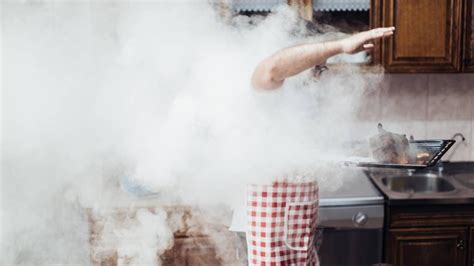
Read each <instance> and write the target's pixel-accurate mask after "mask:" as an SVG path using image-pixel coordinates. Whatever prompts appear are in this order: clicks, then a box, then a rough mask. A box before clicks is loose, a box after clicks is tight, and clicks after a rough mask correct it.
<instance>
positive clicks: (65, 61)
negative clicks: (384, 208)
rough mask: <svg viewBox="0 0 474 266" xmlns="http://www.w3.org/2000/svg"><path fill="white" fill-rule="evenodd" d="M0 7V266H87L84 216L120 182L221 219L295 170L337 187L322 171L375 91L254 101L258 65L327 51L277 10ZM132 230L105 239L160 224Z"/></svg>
mask: <svg viewBox="0 0 474 266" xmlns="http://www.w3.org/2000/svg"><path fill="white" fill-rule="evenodd" d="M2 5H3V14H2V15H3V16H2V24H3V28H2V29H3V32H2V34H3V39H2V53H3V58H2V68H3V69H2V75H3V84H2V85H3V86H2V87H3V88H2V96H3V98H2V111H3V117H2V133H3V136H2V137H3V138H2V142H3V147H2V167H3V169H2V185H3V186H2V193H1V195H2V208H1V219H2V223H1V226H2V233H3V234H2V237H1V252H2V254H1V256H0V257H1V260H0V264H2V265H3V264H6V265H9V264H17V263H31V262H35V263H38V264H48V263H52V262H55V263H63V264H64V263H78V264H88V263H89V247H88V244H89V242H88V241H89V239H88V237H89V236H88V234H89V233H88V225H87V222H86V215H85V211H84V208H94V209H96V210H97V209H106V208H108V207H111V206H112V204H114V202H116V198H117V197H118V196H117V194H118V193H120V190H118V189H117V188H118V184H119V182H120V179H121V178H122V177H123V176H129V177H130V178H131V179H136V180H137V181H138V182H140V183H143V184H146V185H147V186H148V187H149V188H150V189H153V190H155V191H159V192H160V193H161V195H162V198H161V200H162V202H163V203H164V204H169V203H177V202H179V203H181V204H190V203H192V204H198V205H208V204H217V203H225V204H232V203H235V202H236V201H238V200H240V199H241V198H242V195H241V194H240V193H243V187H244V186H245V184H246V183H249V182H265V181H268V180H270V179H271V178H272V177H275V176H281V175H283V174H286V173H291V172H293V171H312V172H314V171H316V175H317V173H318V172H317V171H321V172H320V173H324V176H319V177H320V178H321V182H325V183H326V184H329V185H337V184H340V183H341V180H340V179H337V178H331V176H330V175H328V174H327V173H328V171H327V167H325V165H333V164H332V163H331V162H333V161H337V160H339V159H341V157H342V156H344V153H341V152H340V151H339V150H338V149H336V148H335V147H338V144H339V143H340V142H341V141H342V140H345V139H348V138H350V135H351V130H352V127H351V126H352V125H353V122H354V119H355V116H356V113H357V108H358V102H359V99H360V97H361V95H362V94H363V92H364V90H366V89H367V88H368V87H372V86H368V84H375V83H374V82H375V81H377V80H378V79H379V76H378V75H368V74H365V75H362V74H361V72H360V70H359V69H358V68H356V67H349V66H347V67H344V68H342V69H340V70H339V71H337V72H335V71H333V72H332V73H331V71H329V72H325V73H324V74H323V77H322V78H321V79H320V80H311V79H308V76H309V73H306V74H302V75H300V76H298V77H295V78H291V79H289V80H287V81H286V84H285V86H284V88H282V89H281V90H278V91H273V92H256V91H254V90H252V89H251V87H250V76H251V74H252V71H253V70H254V68H255V66H256V65H257V63H258V62H259V61H260V60H262V59H263V58H264V57H266V56H268V55H270V54H271V53H273V52H274V51H276V50H278V49H280V48H282V47H285V46H289V45H292V44H295V43H298V42H302V41H314V40H323V39H327V38H333V37H334V36H335V35H334V34H326V35H317V36H311V37H303V35H304V27H303V23H302V21H300V20H299V19H298V18H297V16H296V14H295V12H293V11H292V10H290V9H288V8H281V9H279V10H278V12H277V13H276V14H274V15H271V16H270V17H268V18H267V19H260V20H259V19H256V20H249V19H248V18H245V17H237V18H234V19H233V20H231V21H227V22H224V21H222V20H219V18H218V16H216V14H215V12H214V11H213V10H212V8H211V7H210V5H208V4H207V3H205V2H203V1H201V2H198V1H178V2H175V1H156V2H132V1H130V2H108V1H104V2H94V1H91V2H82V1H77V2H64V3H61V2H57V1H51V2H43V1H39V2H36V1H31V2H30V1H26V2H19V3H17V2H4V3H2ZM323 168H324V169H325V170H322V169H323ZM140 215H142V218H143V219H141V220H139V221H140V222H139V223H138V224H134V225H131V227H129V228H128V231H120V230H121V229H117V231H116V232H119V233H118V236H124V239H125V240H126V239H127V237H129V236H130V234H135V233H136V234H138V235H140V233H141V232H142V233H143V232H148V231H147V230H146V229H140V228H139V227H140V226H148V225H149V224H150V225H152V224H153V221H155V222H157V223H159V222H160V221H161V220H162V219H161V218H162V217H161V216H156V217H155V216H154V215H156V214H147V213H142V214H140ZM160 219H161V220H160ZM163 226H165V225H163ZM150 230H151V229H150ZM165 231H166V230H165ZM165 231H163V232H165ZM156 232H158V230H157V231H156ZM162 237H163V238H162V239H163V242H160V243H168V242H167V241H168V240H169V238H170V237H171V236H169V235H166V233H164V236H162ZM125 240H124V241H125ZM160 243H155V242H153V240H150V242H149V245H151V246H154V247H153V248H155V249H158V247H160V248H162V247H161V246H160V245H162V244H160ZM162 249H164V248H162ZM123 250H124V252H125V253H126V252H131V253H133V254H131V255H133V256H143V257H140V258H145V259H148V257H146V256H147V255H146V254H141V255H140V254H136V253H137V252H138V251H137V250H138V249H137V250H133V249H126V248H123ZM134 252H135V253H134Z"/></svg>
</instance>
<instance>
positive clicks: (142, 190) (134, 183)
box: [120, 176, 160, 198]
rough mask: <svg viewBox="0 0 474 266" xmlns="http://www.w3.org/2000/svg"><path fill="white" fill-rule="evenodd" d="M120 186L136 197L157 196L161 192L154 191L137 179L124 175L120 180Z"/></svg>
mask: <svg viewBox="0 0 474 266" xmlns="http://www.w3.org/2000/svg"><path fill="white" fill-rule="evenodd" d="M120 188H122V190H123V191H125V192H127V193H128V194H129V195H131V196H133V197H136V198H155V197H158V195H159V194H160V193H158V192H153V191H151V190H150V189H148V188H147V187H145V186H144V185H143V184H141V183H139V182H138V180H137V179H134V178H130V177H128V176H123V177H122V178H121V180H120Z"/></svg>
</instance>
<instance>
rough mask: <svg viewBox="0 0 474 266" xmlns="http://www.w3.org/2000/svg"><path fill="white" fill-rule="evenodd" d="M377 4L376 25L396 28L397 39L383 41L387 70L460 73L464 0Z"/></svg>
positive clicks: (384, 0)
mask: <svg viewBox="0 0 474 266" xmlns="http://www.w3.org/2000/svg"><path fill="white" fill-rule="evenodd" d="M375 1H378V4H376V5H375V7H378V8H381V9H382V14H381V15H380V17H379V19H381V23H375V24H374V25H382V26H387V27H388V26H395V27H396V30H395V34H394V36H393V37H391V38H387V39H385V40H384V41H382V42H381V43H382V47H381V60H382V63H383V65H384V66H385V68H386V70H387V71H389V72H458V71H460V69H461V63H460V61H461V60H460V57H461V49H460V48H461V33H460V32H461V31H460V26H461V16H460V14H461V11H462V4H461V0H415V1H414V0H375ZM373 6H374V5H373Z"/></svg>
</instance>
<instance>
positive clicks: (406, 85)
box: [381, 74, 428, 121]
mask: <svg viewBox="0 0 474 266" xmlns="http://www.w3.org/2000/svg"><path fill="white" fill-rule="evenodd" d="M386 79H387V81H388V86H387V87H384V88H382V92H381V94H382V95H381V117H382V118H383V119H386V120H394V121H404V120H425V119H426V113H427V109H426V104H427V93H428V75H407V74H398V75H393V74H392V75H386Z"/></svg>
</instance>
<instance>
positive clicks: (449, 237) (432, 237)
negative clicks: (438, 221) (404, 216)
mask: <svg viewBox="0 0 474 266" xmlns="http://www.w3.org/2000/svg"><path fill="white" fill-rule="evenodd" d="M466 241H467V229H466V228H462V227H459V228H409V229H405V228H404V229H391V230H390V231H389V240H388V248H389V249H391V252H389V253H388V260H389V261H390V262H391V263H393V265H404V266H410V265H413V266H415V265H420V266H421V265H431V266H438V265H439V266H446V265H452V266H464V265H465V261H466V259H465V258H466V249H465V245H466Z"/></svg>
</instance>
